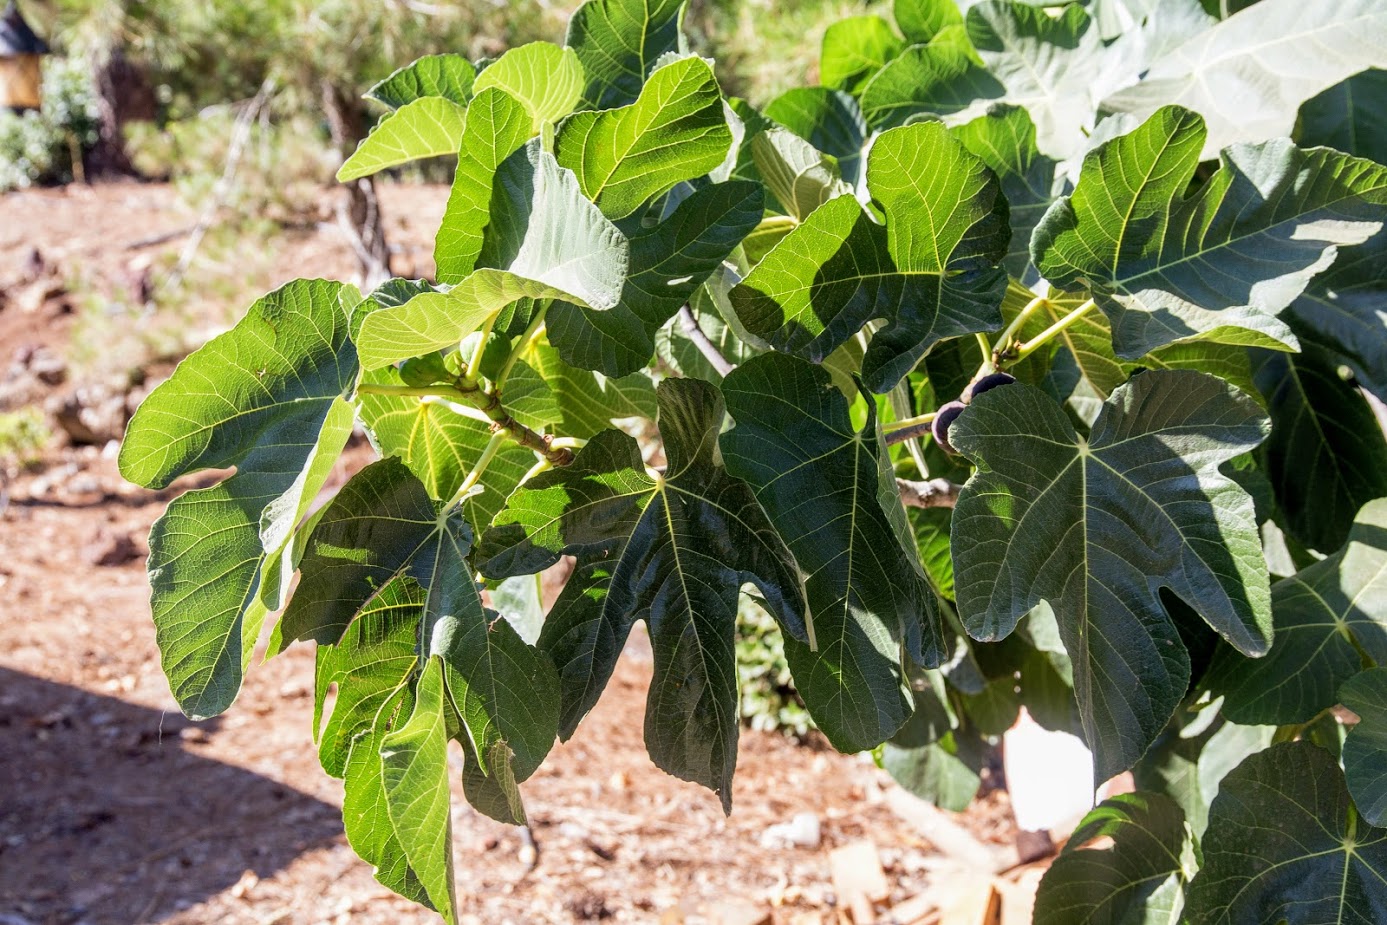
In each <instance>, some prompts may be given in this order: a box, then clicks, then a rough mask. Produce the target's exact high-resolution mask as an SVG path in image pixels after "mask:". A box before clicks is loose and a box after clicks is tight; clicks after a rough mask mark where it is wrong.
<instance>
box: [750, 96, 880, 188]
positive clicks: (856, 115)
mask: <svg viewBox="0 0 1387 925" xmlns="http://www.w3.org/2000/svg"><path fill="white" fill-rule="evenodd" d="M766 118H768V119H774V120H775V121H776V122H778V123H780V124H781V125H783V126H785V128H787V129H789V130H790V131H792V132H794V133H795V134H796V135H798V136H799V137H801V138H803V139H804V140H805V141H807V142H809V143H810V144H811V145H813V146H814V147H816V148H818V149H819V150H820V151H822V152H823V153H825V154H827V155H829V156H831V157H834V158H836V159H837V161H838V170H839V172H840V173H841V174H842V178H843V180H844V181H845V182H847V183H849V184H853V183H856V182H857V179H858V176H859V174H860V172H861V168H862V149H863V147H864V146H865V145H866V143H867V123H866V122H865V121H864V120H863V118H862V109H861V108H860V107H859V106H858V105H857V100H855V99H853V98H852V97H851V96H848V95H847V94H846V93H843V92H842V91H841V90H830V89H828V88H827V87H796V88H794V89H793V90H787V91H785V92H784V93H782V94H780V96H777V97H776V98H775V99H773V100H771V102H770V104H769V105H768V106H767V107H766ZM753 140H754V139H753Z"/></svg>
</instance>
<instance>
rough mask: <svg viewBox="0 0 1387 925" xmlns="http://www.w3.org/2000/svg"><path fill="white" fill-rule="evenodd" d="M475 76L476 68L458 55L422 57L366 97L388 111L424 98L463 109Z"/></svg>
mask: <svg viewBox="0 0 1387 925" xmlns="http://www.w3.org/2000/svg"><path fill="white" fill-rule="evenodd" d="M476 77H477V69H476V68H475V67H473V66H472V62H471V61H468V60H467V59H466V58H464V57H463V56H462V55H454V54H446V55H425V56H424V57H422V58H420V59H419V60H417V61H415V62H414V63H413V64H407V65H405V66H404V67H402V68H400V69H399V70H397V71H396V72H395V73H393V74H391V75H390V76H389V77H387V78H385V79H384V80H382V81H381V82H380V83H378V84H376V85H375V86H374V87H372V88H371V90H370V92H368V93H367V94H366V96H367V97H369V98H370V99H373V100H375V101H376V102H378V103H380V104H382V105H385V106H389V107H390V108H391V109H399V108H400V107H401V106H405V105H407V104H409V103H412V102H414V101H415V100H418V99H423V98H424V97H426V96H437V97H442V98H443V99H445V100H452V101H453V102H454V103H457V104H458V105H459V106H463V105H466V103H467V101H468V100H469V99H471V98H472V82H473V81H474V80H475V79H476Z"/></svg>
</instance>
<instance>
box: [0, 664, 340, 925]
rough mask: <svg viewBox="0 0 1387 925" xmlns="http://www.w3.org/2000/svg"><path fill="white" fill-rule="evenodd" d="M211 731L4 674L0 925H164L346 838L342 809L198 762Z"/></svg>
mask: <svg viewBox="0 0 1387 925" xmlns="http://www.w3.org/2000/svg"><path fill="white" fill-rule="evenodd" d="M194 725H196V726H197V727H199V731H197V732H193V733H183V730H184V729H188V728H189V727H193V726H194ZM215 728H216V724H215V721H213V722H210V723H199V724H192V723H189V722H188V721H187V720H186V719H184V718H183V717H182V716H179V715H178V714H174V713H162V712H161V711H158V710H151V709H149V708H147V707H140V706H135V705H133V704H129V703H125V702H123V701H120V700H116V699H113V698H110V697H102V696H99V695H96V694H90V693H87V692H85V691H82V690H79V689H77V688H73V687H68V686H66V685H62V684H53V683H51V682H48V681H44V680H41V679H39V678H35V677H32V676H30V675H26V674H20V673H18V672H14V671H9V670H7V669H4V668H0V922H4V921H6V920H7V919H6V917H7V916H19V917H21V918H22V920H24V921H27V922H31V923H33V925H78V923H84V925H137V923H144V922H155V921H158V920H159V919H161V918H164V917H167V916H169V915H171V914H173V913H174V912H176V911H177V910H178V909H179V908H181V907H186V906H187V905H190V904H192V903H196V902H200V901H202V900H204V899H207V898H208V897H210V896H214V895H216V894H217V893H220V892H221V891H223V890H225V889H227V888H229V887H231V886H234V885H235V884H236V882H237V881H238V880H239V879H240V877H241V876H242V874H243V873H244V872H245V871H247V870H252V871H254V872H255V873H256V874H257V875H258V876H260V877H262V878H263V877H268V876H270V875H271V874H273V873H274V872H275V871H277V870H279V869H280V868H282V867H284V866H286V865H287V864H288V863H289V862H290V861H292V860H293V859H294V858H295V857H297V856H298V855H299V854H301V853H303V852H304V851H307V850H308V849H310V848H313V847H315V846H317V845H320V844H323V843H325V842H330V841H332V840H333V839H334V838H336V837H339V836H340V834H341V831H342V820H341V815H340V812H339V810H338V809H337V808H336V807H335V806H332V805H331V804H328V803H324V802H322V801H320V800H318V799H316V798H314V797H311V796H308V795H306V794H304V793H301V792H299V791H296V790H293V789H291V788H289V787H286V786H284V785H282V784H279V783H276V782H275V781H273V780H270V779H268V778H265V777H261V776H260V775H258V774H255V773H252V772H250V771H247V770H244V769H242V768H237V767H233V766H231V765H227V764H223V763H221V762H218V761H213V760H211V759H208V758H202V757H199V756H197V755H195V754H193V753H192V752H191V751H189V746H188V745H187V744H186V742H185V736H186V737H188V738H191V739H197V738H198V737H200V736H201V735H202V734H203V732H205V733H208V734H215Z"/></svg>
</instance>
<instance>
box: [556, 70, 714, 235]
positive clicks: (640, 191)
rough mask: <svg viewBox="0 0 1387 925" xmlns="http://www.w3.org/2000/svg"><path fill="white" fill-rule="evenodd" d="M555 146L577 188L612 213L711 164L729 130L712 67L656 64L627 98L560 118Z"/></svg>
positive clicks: (618, 214) (621, 214) (626, 210)
mask: <svg viewBox="0 0 1387 925" xmlns="http://www.w3.org/2000/svg"><path fill="white" fill-rule="evenodd" d="M554 145H555V147H554V153H555V156H556V157H557V158H558V162H559V164H560V165H561V166H563V167H567V168H569V169H571V170H572V171H573V172H574V173H575V174H576V175H577V177H578V184H579V185H580V186H581V187H582V189H583V193H584V194H585V195H586V196H587V197H588V198H589V199H591V200H592V201H593V202H595V203H597V205H598V207H599V208H601V210H602V213H603V214H604V215H606V216H607V217H608V218H612V219H619V218H625V217H626V216H628V215H630V214H631V213H632V212H634V211H636V210H637V209H639V208H640V207H641V206H643V205H645V203H646V202H648V201H649V200H650V199H652V198H653V197H655V196H658V195H660V194H661V193H665V192H668V191H669V190H670V189H671V188H672V187H673V186H674V185H675V184H676V183H680V182H682V181H684V180H692V179H694V178H695V177H700V176H703V175H704V174H706V173H708V172H709V171H711V170H714V169H716V168H717V166H718V165H719V164H721V163H722V162H723V161H724V160H725V159H726V157H727V152H728V150H729V148H730V147H731V145H732V131H731V129H729V128H728V126H727V119H726V117H725V116H724V114H723V109H722V94H721V91H720V90H718V82H717V79H716V78H715V77H714V76H713V69H712V68H711V67H709V66H708V62H707V61H704V60H703V59H702V58H684V59H681V60H678V61H675V62H674V63H672V64H668V65H665V66H664V67H661V68H659V69H658V70H656V71H655V73H654V74H652V75H651V76H650V80H649V81H648V82H647V83H646V85H645V87H644V88H643V89H642V90H641V94H640V97H639V98H638V99H637V100H636V101H635V102H634V103H632V104H631V105H629V106H623V107H622V108H620V109H608V110H604V111H602V112H580V113H578V114H576V115H574V116H573V117H572V118H570V119H568V120H567V121H565V122H564V124H563V127H562V128H561V129H560V130H559V133H558V136H557V138H556V139H555V142H554Z"/></svg>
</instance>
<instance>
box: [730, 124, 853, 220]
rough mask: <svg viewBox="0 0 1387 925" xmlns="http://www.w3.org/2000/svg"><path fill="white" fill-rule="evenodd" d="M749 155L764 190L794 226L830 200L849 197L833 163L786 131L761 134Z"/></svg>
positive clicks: (850, 188) (850, 190)
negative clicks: (793, 221)
mask: <svg viewBox="0 0 1387 925" xmlns="http://www.w3.org/2000/svg"><path fill="white" fill-rule="evenodd" d="M751 152H752V159H753V160H754V162H755V164H756V169H757V170H758V171H759V172H760V174H761V177H762V179H763V180H764V181H765V183H766V189H768V190H769V191H770V193H771V195H772V196H774V197H775V199H776V201H777V202H779V203H780V205H781V206H782V207H783V208H784V209H785V210H786V213H787V214H788V215H789V216H790V218H792V219H794V220H795V221H796V222H803V221H804V220H805V219H806V218H808V217H809V213H811V212H813V211H814V210H815V209H817V208H818V207H819V206H821V205H823V204H824V203H825V202H828V201H829V200H830V199H833V198H835V197H837V196H843V195H849V196H850V195H852V187H851V186H849V185H848V184H847V183H845V182H843V179H842V177H841V176H840V174H839V172H838V165H837V164H835V163H834V161H833V159H832V158H831V157H829V156H828V155H826V154H824V153H822V152H820V151H819V150H817V149H816V148H815V147H814V146H813V145H811V144H810V143H809V142H807V141H805V140H804V139H803V138H801V137H799V136H798V135H796V134H794V133H793V132H790V131H787V130H786V129H783V128H772V129H768V130H766V131H764V132H761V133H760V134H758V135H757V136H756V137H755V138H754V139H752V142H751Z"/></svg>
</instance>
